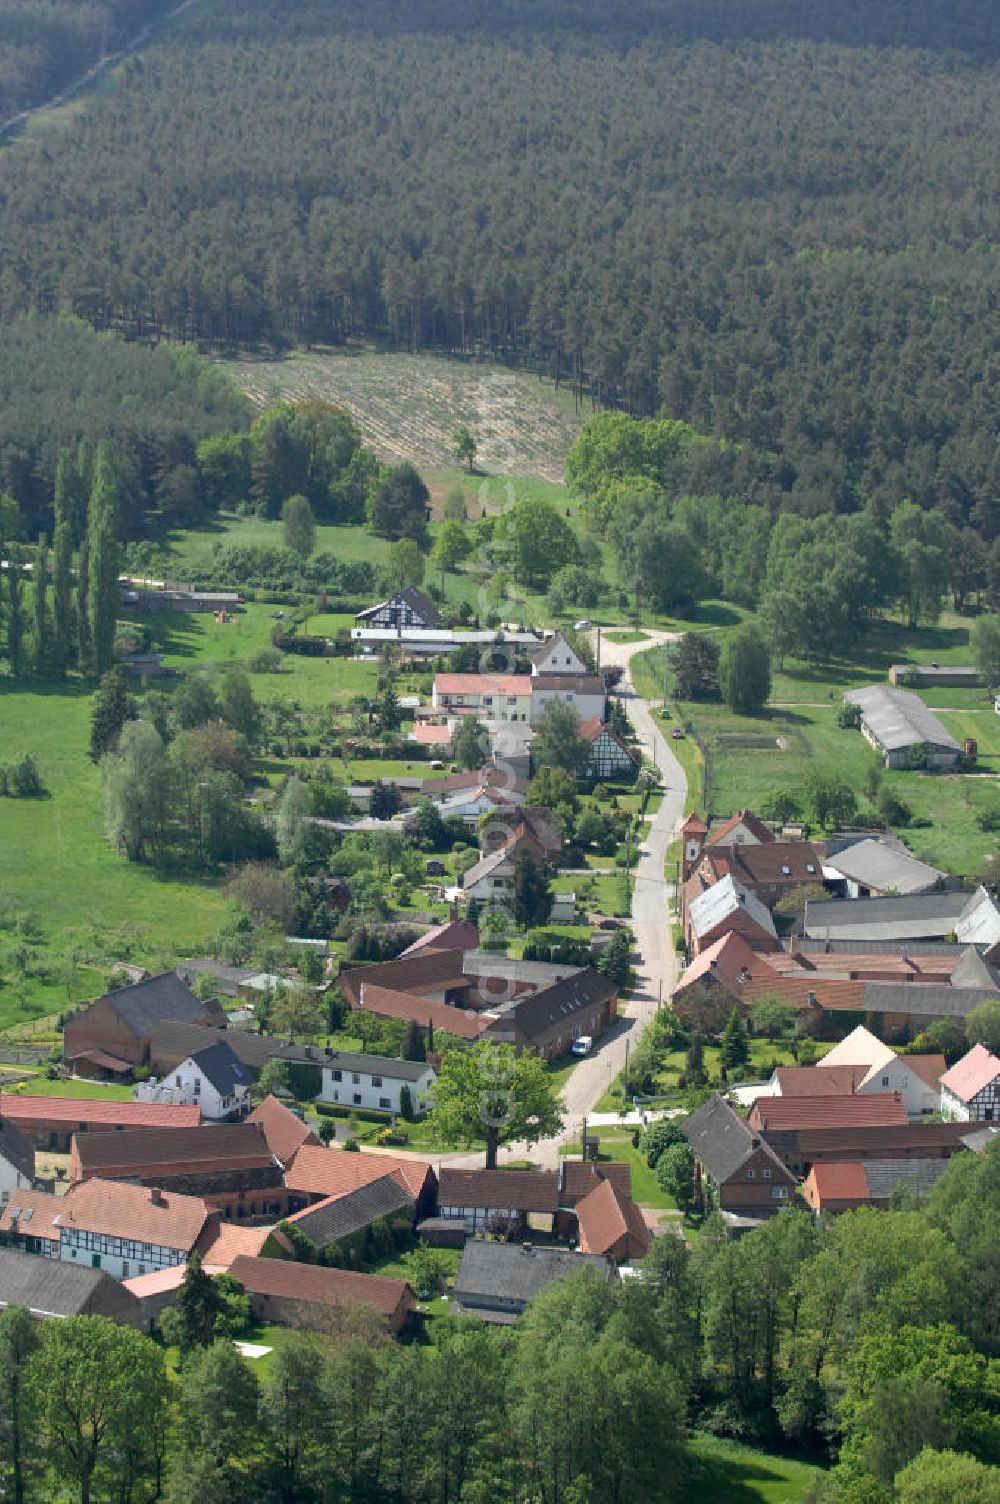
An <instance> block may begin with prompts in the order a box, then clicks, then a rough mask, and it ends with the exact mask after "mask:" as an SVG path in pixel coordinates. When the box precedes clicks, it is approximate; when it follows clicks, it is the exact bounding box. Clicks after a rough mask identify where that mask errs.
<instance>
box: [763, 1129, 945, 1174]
mask: <svg viewBox="0 0 1000 1504" xmlns="http://www.w3.org/2000/svg"><path fill="white" fill-rule="evenodd" d="M967 1132H968V1127H967V1125H966V1124H964V1123H926V1122H920V1123H916V1122H906V1123H885V1124H882V1125H881V1126H878V1127H872V1128H860V1127H851V1126H850V1125H849V1124H841V1125H840V1126H839V1127H835V1128H815V1127H810V1128H790V1127H788V1128H779V1127H775V1126H774V1125H773V1124H772V1125H771V1126H770V1127H769V1128H768V1130H767V1142H768V1144H769V1145H770V1147H771V1149H772V1150H773V1151H774V1153H775V1154H776V1155H777V1156H778V1158H779V1159H780V1160H781V1161H782V1163H783V1164H784V1165H786V1166H787V1168H788V1169H789V1170H790V1171H791V1173H792V1174H793V1175H797V1176H805V1175H808V1173H809V1171H810V1169H811V1168H812V1166H813V1165H814V1164H821V1163H826V1162H828V1161H830V1160H849V1159H863V1160H866V1161H867V1160H869V1159H949V1158H950V1157H951V1156H952V1155H953V1154H957V1153H958V1151H959V1150H960V1149H962V1148H964V1147H965V1146H964V1143H963V1134H964V1133H967Z"/></svg>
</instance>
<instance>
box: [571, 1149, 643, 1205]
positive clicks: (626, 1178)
mask: <svg viewBox="0 0 1000 1504" xmlns="http://www.w3.org/2000/svg"><path fill="white" fill-rule="evenodd" d="M602 1180H608V1181H610V1182H611V1184H612V1186H613V1187H614V1190H615V1194H616V1195H617V1196H619V1197H620V1198H621V1199H622V1200H625V1201H628V1200H631V1197H632V1171H631V1169H630V1168H629V1166H628V1165H627V1164H622V1163H620V1162H618V1161H612V1162H611V1163H609V1164H601V1165H595V1164H593V1163H592V1162H591V1161H590V1160H583V1159H561V1160H560V1161H559V1205H560V1206H574V1205H575V1204H576V1202H578V1201H582V1200H583V1198H584V1196H589V1195H590V1193H591V1191H592V1190H593V1189H594V1187H595V1186H597V1185H600V1183H601V1181H602Z"/></svg>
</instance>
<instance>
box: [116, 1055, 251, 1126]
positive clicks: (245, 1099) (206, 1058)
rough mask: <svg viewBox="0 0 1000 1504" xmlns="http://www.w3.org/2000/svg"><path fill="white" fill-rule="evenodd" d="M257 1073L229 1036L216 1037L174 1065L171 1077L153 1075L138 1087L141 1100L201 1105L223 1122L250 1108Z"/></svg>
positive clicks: (242, 1114)
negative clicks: (251, 1093) (254, 1075)
mask: <svg viewBox="0 0 1000 1504" xmlns="http://www.w3.org/2000/svg"><path fill="white" fill-rule="evenodd" d="M253 1079H254V1078H253V1075H252V1073H251V1072H250V1070H248V1068H247V1067H246V1066H245V1065H244V1064H243V1063H242V1061H241V1060H240V1059H239V1057H238V1056H237V1054H236V1052H235V1051H234V1050H233V1049H232V1048H231V1046H230V1045H229V1043H228V1042H227V1041H226V1040H225V1039H216V1040H215V1041H214V1042H213V1043H211V1044H207V1045H205V1047H204V1048H203V1049H200V1050H196V1051H195V1052H194V1054H193V1055H189V1056H188V1058H187V1059H186V1060H182V1061H181V1063H180V1064H179V1065H177V1066H175V1067H174V1069H173V1070H172V1071H171V1073H170V1075H169V1077H168V1078H166V1079H165V1080H162V1081H160V1080H157V1079H156V1078H155V1077H152V1076H151V1077H150V1079H149V1080H148V1081H142V1082H140V1083H139V1085H138V1086H137V1087H136V1089H135V1096H136V1101H138V1102H172V1103H174V1104H176V1105H177V1106H181V1107H190V1106H192V1105H195V1106H198V1107H199V1108H200V1109H201V1113H202V1116H203V1117H206V1118H211V1119H213V1120H214V1121H216V1122H222V1121H225V1120H226V1119H229V1118H241V1117H245V1116H246V1114H247V1113H248V1112H249V1111H250V1087H251V1086H252V1085H253Z"/></svg>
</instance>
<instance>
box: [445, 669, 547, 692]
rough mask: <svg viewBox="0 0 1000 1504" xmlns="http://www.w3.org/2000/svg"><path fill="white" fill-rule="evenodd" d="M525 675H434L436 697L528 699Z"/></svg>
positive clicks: (527, 683)
mask: <svg viewBox="0 0 1000 1504" xmlns="http://www.w3.org/2000/svg"><path fill="white" fill-rule="evenodd" d="M531 682H532V681H531V678H530V677H529V676H528V675H527V674H435V675H434V693H435V694H437V695H520V696H522V697H526V698H530V696H531Z"/></svg>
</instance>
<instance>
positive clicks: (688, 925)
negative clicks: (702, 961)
mask: <svg viewBox="0 0 1000 1504" xmlns="http://www.w3.org/2000/svg"><path fill="white" fill-rule="evenodd" d="M683 910H684V938H685V941H686V944H687V948H688V954H689V955H692V956H697V955H698V953H699V952H700V951H703V950H706V949H707V948H708V947H709V946H710V945H712V944H714V943H715V941H716V940H719V939H721V938H722V936H723V935H728V934H730V933H735V934H738V935H742V936H743V938H744V940H746V941H747V943H748V944H749V946H750V948H751V949H752V950H756V951H771V950H777V948H778V935H777V931H776V930H775V927H774V920H773V919H772V918H771V915H770V913H769V912H768V910H767V907H766V905H765V904H763V903H762V902H761V901H760V899H759V898H757V897H756V896H755V895H754V894H753V893H751V892H750V891H749V889H747V888H745V887H744V886H743V884H742V883H741V882H739V881H738V880H737V879H736V878H734V877H733V876H732V874H727V875H726V876H725V877H723V878H721V879H720V881H719V882H716V883H713V884H712V885H711V886H709V887H706V886H704V884H703V882H702V879H701V878H700V877H698V875H697V874H695V875H694V876H693V877H692V878H691V879H690V881H689V882H688V883H687V884H686V885H685V891H684V904H683Z"/></svg>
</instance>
